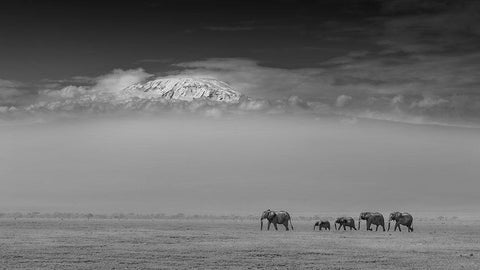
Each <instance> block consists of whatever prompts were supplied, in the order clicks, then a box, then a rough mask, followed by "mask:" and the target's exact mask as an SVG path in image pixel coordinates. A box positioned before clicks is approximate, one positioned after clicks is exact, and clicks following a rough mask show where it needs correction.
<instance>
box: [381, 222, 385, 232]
mask: <svg viewBox="0 0 480 270" xmlns="http://www.w3.org/2000/svg"><path fill="white" fill-rule="evenodd" d="M382 228H383V231H385V223H382Z"/></svg>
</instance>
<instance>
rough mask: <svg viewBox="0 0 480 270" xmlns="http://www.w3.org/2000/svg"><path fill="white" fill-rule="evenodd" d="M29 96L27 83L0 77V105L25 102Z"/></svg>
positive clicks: (13, 104)
mask: <svg viewBox="0 0 480 270" xmlns="http://www.w3.org/2000/svg"><path fill="white" fill-rule="evenodd" d="M30 98H31V92H30V91H29V87H28V85H26V84H24V83H21V82H16V81H11V80H4V79H0V106H15V105H20V104H23V103H24V102H27V101H28V100H29V99H30Z"/></svg>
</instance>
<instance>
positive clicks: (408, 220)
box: [388, 212, 413, 232]
mask: <svg viewBox="0 0 480 270" xmlns="http://www.w3.org/2000/svg"><path fill="white" fill-rule="evenodd" d="M392 220H395V227H394V228H393V231H396V230H397V228H398V230H399V231H402V230H401V229H400V225H403V226H405V227H407V228H408V231H409V232H413V227H412V223H413V217H412V215H410V214H409V213H406V212H403V213H400V212H393V213H391V214H390V218H389V219H388V230H389V231H390V221H392Z"/></svg>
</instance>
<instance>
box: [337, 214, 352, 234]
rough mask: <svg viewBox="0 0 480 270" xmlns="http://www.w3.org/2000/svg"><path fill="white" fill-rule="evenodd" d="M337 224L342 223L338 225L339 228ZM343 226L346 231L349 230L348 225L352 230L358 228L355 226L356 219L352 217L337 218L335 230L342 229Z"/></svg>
mask: <svg viewBox="0 0 480 270" xmlns="http://www.w3.org/2000/svg"><path fill="white" fill-rule="evenodd" d="M337 224H340V226H338V229H337ZM342 226H343V230H344V231H345V230H347V228H346V227H350V231H351V230H352V229H353V230H357V228H355V220H354V219H353V218H352V217H339V218H337V220H335V230H340V229H341V228H342Z"/></svg>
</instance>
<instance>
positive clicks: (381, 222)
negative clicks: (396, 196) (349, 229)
mask: <svg viewBox="0 0 480 270" xmlns="http://www.w3.org/2000/svg"><path fill="white" fill-rule="evenodd" d="M361 220H366V221H367V231H372V228H370V226H371V225H372V224H373V225H377V228H376V229H375V231H378V226H382V228H383V231H385V219H384V218H383V215H382V214H380V213H378V212H362V213H360V216H359V217H358V229H359V230H360V221H361Z"/></svg>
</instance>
